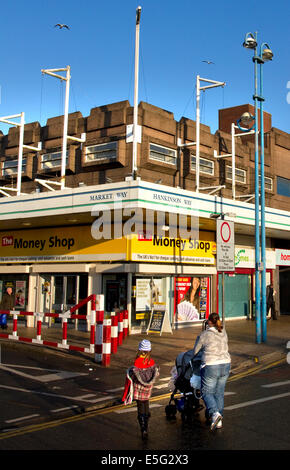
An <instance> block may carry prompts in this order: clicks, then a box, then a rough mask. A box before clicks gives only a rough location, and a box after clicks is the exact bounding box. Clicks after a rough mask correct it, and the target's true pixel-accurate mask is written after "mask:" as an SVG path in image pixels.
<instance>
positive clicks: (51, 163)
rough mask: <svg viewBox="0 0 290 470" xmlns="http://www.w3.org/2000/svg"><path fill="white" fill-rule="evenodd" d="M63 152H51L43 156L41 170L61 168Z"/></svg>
mask: <svg viewBox="0 0 290 470" xmlns="http://www.w3.org/2000/svg"><path fill="white" fill-rule="evenodd" d="M61 156H62V152H50V153H44V154H43V155H41V161H40V169H41V170H51V169H53V168H57V167H61ZM65 164H66V166H67V165H68V152H66V163H65Z"/></svg>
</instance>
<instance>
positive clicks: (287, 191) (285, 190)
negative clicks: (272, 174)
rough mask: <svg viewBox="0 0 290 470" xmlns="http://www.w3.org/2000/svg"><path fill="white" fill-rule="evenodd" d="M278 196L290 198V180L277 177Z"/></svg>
mask: <svg viewBox="0 0 290 470" xmlns="http://www.w3.org/2000/svg"><path fill="white" fill-rule="evenodd" d="M277 194H279V195H280V196H286V197H290V179H288V178H281V176H277Z"/></svg>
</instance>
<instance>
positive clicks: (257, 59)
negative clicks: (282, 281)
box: [243, 33, 273, 343]
mask: <svg viewBox="0 0 290 470" xmlns="http://www.w3.org/2000/svg"><path fill="white" fill-rule="evenodd" d="M243 46H244V47H245V48H247V49H253V50H254V57H253V61H254V64H255V93H254V96H253V98H254V101H255V297H256V342H257V343H261V320H262V341H263V342H265V341H266V340H267V312H266V231H265V184H264V120H263V112H264V110H263V102H264V101H265V100H264V97H263V67H262V66H263V64H264V62H265V61H267V60H272V57H273V53H272V51H271V50H270V48H269V46H268V44H266V43H263V44H262V46H261V50H260V55H259V54H258V52H257V50H258V42H257V33H255V34H252V33H247V34H246V37H245V40H244V43H243ZM263 48H264V49H263ZM258 64H259V65H260V67H259V72H260V90H259V94H258ZM258 103H260V139H261V174H260V178H261V188H260V191H261V258H260V230H259V222H260V221H259V128H258ZM260 260H261V261H260ZM260 271H261V273H262V279H261V281H262V282H261V289H260Z"/></svg>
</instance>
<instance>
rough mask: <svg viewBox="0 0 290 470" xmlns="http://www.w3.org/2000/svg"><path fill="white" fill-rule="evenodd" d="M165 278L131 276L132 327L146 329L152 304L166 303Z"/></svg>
mask: <svg viewBox="0 0 290 470" xmlns="http://www.w3.org/2000/svg"><path fill="white" fill-rule="evenodd" d="M167 302H168V286H167V278H166V277H163V278H157V277H154V278H153V277H137V276H136V277H133V280H132V317H131V323H132V326H133V327H140V328H141V330H142V331H146V328H147V327H148V325H149V321H150V316H151V312H152V310H153V308H154V304H160V303H161V304H167Z"/></svg>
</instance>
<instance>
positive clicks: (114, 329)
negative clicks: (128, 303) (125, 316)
mask: <svg viewBox="0 0 290 470" xmlns="http://www.w3.org/2000/svg"><path fill="white" fill-rule="evenodd" d="M111 320H112V325H111V353H112V354H115V353H116V352H117V350H118V315H117V314H116V313H115V312H112V313H111Z"/></svg>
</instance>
